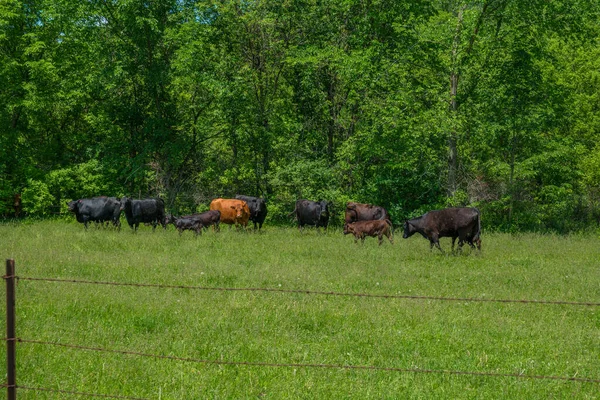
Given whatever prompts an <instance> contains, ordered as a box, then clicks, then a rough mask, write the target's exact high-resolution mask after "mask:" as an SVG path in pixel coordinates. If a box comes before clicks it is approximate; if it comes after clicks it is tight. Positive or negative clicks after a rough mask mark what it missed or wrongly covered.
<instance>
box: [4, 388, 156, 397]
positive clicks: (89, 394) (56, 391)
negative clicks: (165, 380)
mask: <svg viewBox="0 0 600 400" xmlns="http://www.w3.org/2000/svg"><path fill="white" fill-rule="evenodd" d="M6 386H8V385H6ZM15 388H17V389H22V390H31V391H34V392H53V393H60V394H71V395H75V396H87V397H101V398H104V399H127V400H149V399H147V398H143V397H128V396H118V395H111V394H99V393H87V392H75V391H71V390H61V389H51V388H42V387H31V386H22V385H15Z"/></svg>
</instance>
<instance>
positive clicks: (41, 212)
mask: <svg viewBox="0 0 600 400" xmlns="http://www.w3.org/2000/svg"><path fill="white" fill-rule="evenodd" d="M21 200H22V202H23V211H25V212H26V213H27V214H28V215H30V216H36V217H46V216H49V215H50V214H51V213H52V209H51V207H52V205H53V203H54V197H53V196H52V194H51V193H50V189H49V188H48V185H46V184H45V183H44V182H41V181H36V180H33V179H29V180H28V181H27V186H26V187H25V188H24V189H23V193H22V198H21Z"/></svg>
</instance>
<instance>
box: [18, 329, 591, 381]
mask: <svg viewBox="0 0 600 400" xmlns="http://www.w3.org/2000/svg"><path fill="white" fill-rule="evenodd" d="M17 341H19V342H21V343H30V344H39V345H48V346H57V347H64V348H69V349H76V350H87V351H96V352H103V353H112V354H122V355H133V356H139V357H149V358H156V359H166V360H175V361H184V362H192V363H199V364H214V365H236V366H250V367H279V368H324V369H325V368H327V369H347V370H370V371H388V372H412V373H421V374H447V375H473V376H492V377H502V378H522V379H538V380H540V379H541V380H558V381H575V382H586V383H600V379H594V378H582V377H576V376H572V377H569V376H546V375H524V374H510V373H502V372H479V371H458V370H445V369H423V368H398V367H378V366H374V365H346V364H315V363H270V362H248V361H225V360H203V359H198V358H190V357H178V356H166V355H159V354H148V353H141V352H137V351H130V350H114V349H106V348H102V347H89V346H81V345H74V344H66V343H57V342H47V341H42V340H30V339H21V338H18V339H17Z"/></svg>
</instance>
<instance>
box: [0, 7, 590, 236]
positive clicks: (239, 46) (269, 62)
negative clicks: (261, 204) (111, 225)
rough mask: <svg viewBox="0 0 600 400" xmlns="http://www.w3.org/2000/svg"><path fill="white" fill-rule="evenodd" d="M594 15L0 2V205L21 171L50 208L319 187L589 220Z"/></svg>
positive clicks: (528, 216) (201, 199)
mask: <svg viewBox="0 0 600 400" xmlns="http://www.w3.org/2000/svg"><path fill="white" fill-rule="evenodd" d="M24 4H25V5H24ZM599 20H600V8H599V6H598V2H596V1H591V0H578V1H574V2H573V1H566V0H558V1H553V2H547V1H542V0H534V1H530V2H522V1H514V0H509V1H496V0H485V1H479V2H472V1H465V0H460V1H450V2H448V1H442V2H440V1H430V0H426V1H420V0H419V1H417V0H402V1H392V0H376V1H370V2H363V1H358V0H348V1H342V2H339V1H330V0H327V1H319V2H317V1H304V0H292V1H286V2H240V1H238V0H225V1H212V0H206V1H204V0H203V1H200V0H192V1H177V0H168V1H162V2H157V1H154V2H145V1H140V0H118V1H100V2H98V1H88V2H81V1H75V0H57V1H49V0H37V1H31V2H26V3H22V2H19V1H16V0H6V1H3V2H1V3H0V87H1V88H2V89H1V90H0V132H1V134H0V173H1V174H2V176H1V177H0V197H1V198H2V200H1V203H2V204H0V214H7V213H9V212H10V210H11V204H10V202H11V200H10V199H11V198H12V196H13V195H14V194H15V193H18V192H20V191H21V190H22V189H23V188H24V187H25V186H26V185H27V182H28V181H29V180H32V181H36V182H41V183H44V184H45V185H46V186H47V187H48V189H49V190H50V193H51V195H52V196H53V197H54V200H53V201H54V202H53V206H54V207H57V206H58V205H59V204H60V207H61V209H62V210H63V211H64V206H65V200H68V199H70V198H75V197H90V196H96V195H103V194H106V195H121V194H129V195H134V196H161V197H163V198H164V199H165V200H166V204H167V208H168V209H169V210H170V211H174V212H179V211H185V212H187V211H193V210H196V209H198V208H205V207H206V206H207V205H208V203H209V202H210V200H211V199H212V198H214V197H232V196H234V195H235V194H238V193H240V194H242V193H243V194H247V195H257V196H258V195H260V196H263V197H265V198H267V199H268V201H269V205H270V210H272V212H273V214H272V215H270V216H269V218H270V219H271V220H272V221H273V222H287V221H289V219H288V218H287V217H286V214H287V213H288V212H289V211H291V210H290V208H291V207H292V205H293V203H294V201H295V200H296V199H297V198H299V197H306V198H312V199H315V200H316V199H318V198H320V197H322V198H326V199H327V200H330V201H332V202H333V204H334V206H335V209H336V210H338V211H341V210H342V209H343V204H344V203H345V202H346V201H348V200H355V201H361V202H367V203H374V204H379V205H382V206H384V207H386V208H387V209H388V210H389V211H390V213H391V215H392V218H393V219H394V220H402V219H404V218H406V217H409V216H414V215H418V214H422V213H423V212H426V211H428V210H430V209H433V208H440V207H446V206H461V205H477V206H478V207H480V208H481V209H482V210H484V212H485V214H486V218H485V219H484V220H485V221H488V222H487V223H488V224H489V227H490V228H492V227H493V228H494V229H502V230H509V231H515V230H548V229H549V230H558V231H569V230H575V229H583V228H586V227H589V226H590V225H592V226H593V225H594V224H596V223H597V222H595V221H598V220H599V218H598V216H600V194H599V189H598V187H599V185H600V183H599V181H600V179H598V178H597V176H596V175H597V170H598V166H597V163H596V161H595V160H596V158H597V157H596V154H597V152H598V150H597V149H598V148H597V143H598V142H599V132H600V118H599V117H598V115H599V113H598V109H600V96H599V93H600V76H599V75H598V71H599V68H600V61H599V60H600V44H599V41H598V37H600V27H599V24H598V21H599ZM57 210H58V208H57ZM340 218H341V217H340V214H337V215H336V216H335V219H336V220H337V221H340Z"/></svg>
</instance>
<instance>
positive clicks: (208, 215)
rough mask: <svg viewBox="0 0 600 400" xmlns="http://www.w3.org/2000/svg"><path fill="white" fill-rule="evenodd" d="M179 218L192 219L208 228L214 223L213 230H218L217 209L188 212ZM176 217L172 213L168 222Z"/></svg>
mask: <svg viewBox="0 0 600 400" xmlns="http://www.w3.org/2000/svg"><path fill="white" fill-rule="evenodd" d="M179 218H188V219H193V220H196V221H198V222H200V224H201V225H202V227H203V228H208V227H209V226H211V225H214V227H215V230H217V231H218V230H219V223H220V222H221V212H220V211H219V210H210V211H205V212H203V213H200V214H190V215H182V216H181V217H179ZM175 219H176V218H175V217H173V216H172V215H171V216H170V217H169V222H171V223H173V221H174V220H175Z"/></svg>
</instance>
